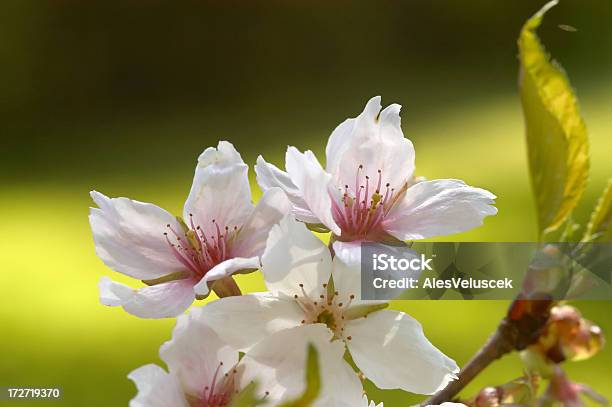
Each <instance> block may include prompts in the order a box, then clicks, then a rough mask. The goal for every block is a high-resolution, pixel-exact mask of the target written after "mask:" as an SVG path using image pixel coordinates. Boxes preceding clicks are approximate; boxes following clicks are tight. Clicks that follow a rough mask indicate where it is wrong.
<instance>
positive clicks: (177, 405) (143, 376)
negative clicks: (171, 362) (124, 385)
mask: <svg viewBox="0 0 612 407" xmlns="http://www.w3.org/2000/svg"><path fill="white" fill-rule="evenodd" d="M128 379H130V380H131V381H133V382H134V384H136V388H137V389H138V394H137V395H136V397H134V398H133V399H132V400H130V407H189V403H188V402H187V400H186V399H185V396H184V394H183V391H182V389H181V385H180V383H179V381H178V380H177V378H176V377H175V376H174V375H171V374H168V373H166V371H165V370H164V369H162V368H161V367H159V366H157V365H153V364H150V365H145V366H141V367H139V368H138V369H135V370H133V371H132V372H130V374H129V375H128Z"/></svg>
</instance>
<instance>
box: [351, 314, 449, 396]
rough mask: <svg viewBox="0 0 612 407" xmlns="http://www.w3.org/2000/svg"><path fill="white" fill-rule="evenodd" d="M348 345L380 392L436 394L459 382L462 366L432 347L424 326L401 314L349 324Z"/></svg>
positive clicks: (373, 317)
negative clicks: (457, 378) (390, 390)
mask: <svg viewBox="0 0 612 407" xmlns="http://www.w3.org/2000/svg"><path fill="white" fill-rule="evenodd" d="M345 332H346V335H347V336H350V337H351V339H350V340H348V341H347V346H348V348H349V351H350V352H351V356H352V358H353V360H354V361H355V364H356V365H357V367H358V368H359V369H360V370H361V371H362V372H363V373H364V375H365V376H366V377H367V378H368V379H370V380H371V381H372V382H373V383H374V384H375V385H376V386H377V387H378V388H380V389H402V390H405V391H409V392H411V393H419V394H433V393H435V392H436V391H438V390H440V389H442V388H444V387H445V386H446V385H447V384H448V383H449V382H450V381H452V380H455V379H456V374H457V373H458V372H459V367H458V366H457V364H456V363H455V361H453V360H452V359H450V358H448V357H447V356H446V355H444V354H443V353H442V352H440V351H439V350H438V349H437V348H436V347H435V346H433V345H432V344H431V342H429V341H428V340H427V338H426V337H425V335H424V334H423V329H422V328H421V325H420V324H419V323H418V322H417V321H416V320H415V319H414V318H412V317H410V316H408V315H406V314H404V313H403V312H398V311H387V310H384V311H377V312H373V313H371V314H369V315H368V317H367V318H360V319H356V320H354V321H350V322H349V323H348V324H347V325H346V327H345Z"/></svg>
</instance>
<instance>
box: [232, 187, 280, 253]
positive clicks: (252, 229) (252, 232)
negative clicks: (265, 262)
mask: <svg viewBox="0 0 612 407" xmlns="http://www.w3.org/2000/svg"><path fill="white" fill-rule="evenodd" d="M290 212H291V202H289V200H288V199H287V195H286V194H285V193H284V192H283V191H282V190H281V189H280V188H270V189H268V190H267V191H266V192H264V194H263V196H262V197H261V199H260V200H259V202H257V206H255V210H254V211H253V212H252V213H251V215H250V217H249V219H247V221H246V223H245V224H244V225H243V226H242V228H241V229H240V233H239V234H238V237H237V239H236V241H235V242H234V244H233V245H232V253H233V254H234V255H235V256H241V257H252V256H261V255H262V254H263V251H264V249H265V247H266V240H267V239H268V234H269V233H270V229H271V228H272V226H274V225H275V224H277V223H278V222H280V221H281V219H283V218H284V217H285V216H286V215H287V214H289V213H290Z"/></svg>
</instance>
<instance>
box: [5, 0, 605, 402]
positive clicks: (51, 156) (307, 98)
mask: <svg viewBox="0 0 612 407" xmlns="http://www.w3.org/2000/svg"><path fill="white" fill-rule="evenodd" d="M542 4H543V2H540V1H531V0H530V1H527V0H521V1H517V0H500V1H497V0H495V1H493V0H489V1H484V0H482V1H463V2H459V1H452V0H445V1H424V0H423V1H408V0H406V1H376V2H374V1H370V2H348V1H335V2H324V1H311V2H289V1H287V2H280V1H268V2H258V1H251V2H248V3H247V2H240V1H226V2H221V1H218V2H207V1H195V0H193V1H176V2H170V1H166V2H162V1H156V0H150V1H138V0H124V1H111V0H95V1H91V0H90V1H77V0H54V1H42V0H41V1H34V0H31V1H29V0H5V1H4V2H3V3H2V5H1V6H0V138H1V144H0V153H1V160H0V183H1V188H0V213H2V214H3V221H2V222H1V223H0V224H1V225H2V226H0V231H1V232H2V239H0V254H1V259H2V260H1V263H0V265H1V267H2V271H1V273H0V279H1V280H0V283H1V284H0V287H2V288H3V291H4V294H3V295H2V297H0V298H2V299H1V300H0V322H1V323H2V334H0V349H2V363H1V365H0V386H2V385H5V384H6V385H15V386H28V385H61V386H62V387H63V388H64V393H65V396H64V401H63V402H61V403H60V404H61V405H70V406H84V405H88V406H111V405H112V406H115V405H126V404H127V400H129V399H130V398H131V397H132V396H133V395H134V392H135V390H134V387H133V385H132V384H131V383H130V382H129V381H128V380H127V379H126V377H125V376H126V374H127V373H128V372H129V371H130V370H132V369H134V368H136V367H138V366H140V365H142V364H145V363H150V362H155V361H157V350H158V348H159V345H160V344H161V343H162V342H163V341H165V340H167V339H168V338H169V337H170V332H171V328H172V326H173V321H171V320H162V321H149V320H139V319H137V318H134V317H131V316H129V315H126V314H125V313H124V312H123V311H122V310H117V309H110V308H106V307H103V306H101V305H100V304H99V302H98V298H97V295H98V294H97V286H96V285H97V281H98V279H99V278H100V276H102V275H109V276H112V277H113V278H116V277H117V276H118V274H117V273H113V272H112V271H111V270H110V269H107V268H106V267H105V266H104V265H103V264H102V263H101V262H100V261H99V260H98V259H97V258H96V257H95V254H94V251H93V243H92V241H91V234H90V231H89V226H88V223H87V208H88V207H89V206H90V205H91V202H90V200H89V197H88V195H87V193H88V191H89V190H91V189H94V188H96V189H99V190H100V191H102V192H104V193H106V194H109V195H111V196H129V197H132V198H134V199H139V200H143V201H150V202H155V203H157V204H159V205H160V206H163V207H165V208H167V209H168V210H170V211H172V212H174V213H180V210H181V206H182V203H183V200H184V198H185V196H186V194H187V192H188V190H189V186H190V182H191V177H192V175H193V167H194V165H195V161H196V159H197V156H198V155H199V153H200V152H201V151H202V150H203V149H204V148H205V147H207V146H210V145H216V143H217V140H219V139H227V140H230V141H231V142H233V143H234V144H235V145H236V146H237V148H238V149H239V151H240V152H241V153H242V155H243V158H244V159H245V161H247V163H249V164H253V163H254V161H255V158H256V157H257V155H258V154H263V155H264V156H266V158H268V159H270V160H271V161H274V162H276V163H281V162H282V158H283V154H284V151H285V149H286V146H287V145H288V144H291V145H296V146H297V147H299V148H300V149H312V150H313V151H315V153H317V155H318V156H319V158H320V159H321V160H322V161H323V155H322V152H323V151H324V148H325V143H326V141H327V137H328V135H329V134H330V132H331V130H332V129H333V128H334V127H335V126H336V125H337V124H339V123H340V122H341V121H342V120H344V119H345V118H346V117H349V116H350V117H353V116H355V115H357V114H358V113H359V112H360V111H361V109H362V108H363V105H364V104H365V102H366V100H367V99H369V98H370V97H371V96H374V95H377V94H380V95H382V96H383V104H384V105H387V104H389V103H392V102H398V103H400V104H402V105H403V109H402V118H403V128H404V131H405V134H406V135H407V137H409V138H411V139H412V140H413V141H414V143H415V147H416V151H417V172H418V175H424V176H427V177H428V178H460V179H464V180H465V181H466V182H468V183H469V184H472V185H477V186H481V187H484V188H487V189H490V190H491V191H493V192H494V193H496V194H497V195H498V197H499V198H498V207H499V215H498V216H496V217H495V218H491V219H488V220H487V221H486V222H485V225H484V226H483V227H481V228H478V229H476V230H474V231H470V232H468V233H464V234H461V235H454V236H451V237H449V238H447V239H450V240H476V241H478V240H496V241H530V240H533V239H535V238H536V230H535V229H536V225H535V216H534V212H533V202H532V198H531V193H530V188H529V179H528V173H527V165H526V159H525V152H524V151H525V147H524V141H523V137H524V136H523V123H522V116H521V111H520V105H519V100H518V96H517V92H516V76H517V58H516V53H517V50H516V45H515V44H516V38H517V35H518V32H519V29H520V27H521V25H522V23H523V22H524V21H525V19H526V18H528V17H529V16H530V15H532V14H533V13H534V12H535V11H536V10H537V9H539V8H540V6H541V5H542ZM611 23H612V2H610V1H606V0H583V1H569V0H566V1H562V2H561V4H560V5H559V6H558V7H556V8H555V9H553V10H552V11H551V12H550V13H548V15H547V17H546V19H545V21H544V24H543V26H542V27H541V29H540V30H539V33H540V35H541V37H542V39H543V41H544V43H545V44H546V46H547V48H548V49H549V50H550V52H551V53H552V55H554V57H555V58H556V59H557V60H559V61H560V62H561V63H562V64H563V66H564V67H565V69H566V70H567V71H568V74H569V76H570V78H571V80H572V84H573V85H574V87H576V88H577V93H578V96H579V99H580V100H581V103H582V107H583V113H584V116H585V118H586V122H587V125H588V127H589V129H590V134H591V141H592V159H593V160H592V161H593V163H592V172H591V182H590V184H589V189H588V190H587V193H586V195H585V198H584V200H583V205H582V206H581V208H580V211H579V213H578V218H579V220H581V221H582V222H584V221H585V219H587V216H588V213H589V211H590V209H591V207H592V206H593V204H594V201H595V199H596V197H597V196H598V194H599V193H600V192H601V190H602V189H603V186H604V184H605V181H606V179H607V178H608V177H610V175H611V174H612V171H611V164H610V163H611V162H612V160H610V157H612V141H611V139H610V134H611V133H612V103H611V102H612V24H611ZM559 25H569V26H572V27H574V28H576V29H577V31H576V32H568V31H566V30H562V29H560V28H559ZM254 194H255V195H257V194H258V192H257V190H256V188H255V186H254ZM218 198H219V199H223V197H218ZM121 281H124V282H126V281H129V280H127V279H125V280H121ZM241 284H242V285H243V287H244V288H247V289H249V290H254V289H261V288H262V284H261V280H260V279H259V278H258V277H257V276H255V275H253V276H250V277H249V278H248V279H247V280H244V281H241ZM580 306H581V309H582V310H583V312H584V314H585V316H586V317H587V318H590V319H592V320H594V321H596V322H597V323H598V324H600V326H601V327H602V328H603V329H604V332H606V333H608V335H609V333H610V332H612V317H611V316H610V312H609V310H610V303H607V302H590V303H585V304H580ZM394 307H395V308H397V309H402V310H404V311H406V312H409V313H410V314H411V315H413V316H415V317H416V318H417V319H419V321H421V322H422V324H423V326H424V329H425V332H426V333H427V335H428V337H429V338H430V340H431V341H432V342H433V343H434V344H435V345H436V346H438V347H439V348H440V349H442V350H443V351H444V352H445V353H447V354H448V355H449V356H451V357H453V358H455V359H456V360H457V361H458V363H459V364H463V363H465V362H466V361H467V360H468V359H469V357H470V355H472V354H473V353H474V352H475V351H476V350H477V349H478V348H479V347H480V345H481V344H482V343H483V342H484V341H485V340H486V338H487V336H488V335H489V333H490V332H491V331H492V330H493V329H494V328H495V326H496V324H497V321H498V320H499V319H500V318H501V317H502V316H503V314H504V310H505V308H506V307H507V304H506V303H504V302H493V301H491V302H455V301H452V302H433V301H429V302H420V301H414V302H402V303H400V302H398V303H395V304H394ZM611 365H612V351H611V350H610V349H609V348H605V349H604V350H603V351H602V352H601V353H600V354H599V355H597V356H596V357H595V358H593V359H591V360H588V361H585V362H579V363H574V364H571V365H568V371H569V373H570V375H571V376H572V377H573V378H575V379H576V380H577V381H581V382H586V383H588V384H590V385H592V386H593V387H594V388H595V389H596V390H599V391H600V392H602V393H603V394H605V395H606V396H608V398H612V390H611V389H610V388H609V386H607V385H609V383H610V380H611V379H610V378H611V377H612V370H611V369H610V366H611ZM520 374H521V365H520V363H519V361H518V357H517V356H516V355H513V356H510V357H507V358H504V359H502V360H501V361H500V362H497V363H496V364H494V365H493V366H491V367H490V368H489V369H487V371H486V372H485V374H484V375H482V376H481V377H479V378H478V380H476V381H475V382H474V383H473V384H472V385H471V386H470V387H469V388H468V389H467V390H466V392H465V393H464V395H465V396H469V395H473V394H474V393H475V392H476V391H478V389H479V388H480V387H482V386H485V385H497V384H500V383H502V382H503V381H507V380H511V379H513V378H515V377H517V376H519V375H520ZM368 390H369V395H370V396H371V397H372V398H374V399H375V400H377V401H384V402H385V403H386V404H385V405H386V406H388V407H389V406H390V407H393V406H400V405H410V404H414V403H416V402H417V401H418V400H420V399H421V398H420V397H418V396H411V395H402V394H400V393H399V392H380V391H375V390H373V389H372V387H371V386H368ZM0 403H2V402H0ZM43 404H44V403H43ZM7 405H27V403H19V404H17V403H13V404H7ZM34 405H42V404H41V403H36V404H34Z"/></svg>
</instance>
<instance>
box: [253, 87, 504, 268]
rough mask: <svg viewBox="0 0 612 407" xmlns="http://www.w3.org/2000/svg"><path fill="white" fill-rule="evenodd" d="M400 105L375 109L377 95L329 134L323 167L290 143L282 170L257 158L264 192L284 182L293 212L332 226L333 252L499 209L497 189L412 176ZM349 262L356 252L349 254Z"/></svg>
mask: <svg viewBox="0 0 612 407" xmlns="http://www.w3.org/2000/svg"><path fill="white" fill-rule="evenodd" d="M400 107H401V106H400V105H397V104H392V105H390V106H388V107H387V108H385V109H384V110H382V111H381V104H380V97H374V98H372V99H370V100H369V101H368V103H367V104H366V106H365V109H364V110H363V112H362V113H361V114H360V115H359V116H357V117H356V118H353V119H347V120H345V121H344V122H343V123H341V124H340V125H339V126H338V127H337V128H336V129H335V130H334V131H333V132H332V134H331V136H330V137H329V141H328V143H327V148H326V151H325V153H326V158H327V163H326V168H325V169H324V168H323V167H322V166H321V164H320V163H319V161H318V160H317V158H316V157H315V155H314V154H313V153H312V152H311V151H306V152H305V153H302V152H300V151H299V150H297V149H296V148H295V147H289V148H288V149H287V153H286V156H285V167H286V172H285V171H282V170H280V169H278V168H277V167H275V166H274V165H272V164H269V163H267V162H266V161H265V160H264V159H263V158H262V157H261V156H260V157H259V158H258V159H257V165H256V167H255V171H256V172H257V181H258V183H259V185H260V186H261V188H262V189H263V190H268V189H270V188H273V187H280V188H282V189H283V190H284V191H285V192H286V193H287V195H288V197H289V199H290V200H291V203H292V205H293V212H294V214H295V216H296V217H297V218H298V219H299V220H301V221H303V222H305V223H308V224H311V225H313V226H315V227H319V228H324V229H327V230H330V231H331V232H332V233H333V234H334V239H335V240H337V242H336V244H334V249H335V250H336V253H337V254H338V255H340V256H342V257H344V258H345V259H349V258H351V256H353V257H355V256H356V254H355V252H357V253H358V250H357V248H358V246H359V242H362V241H374V242H385V241H389V240H400V241H406V240H417V239H424V238H429V237H434V236H443V235H448V234H452V233H459V232H464V231H466V230H469V229H472V228H474V227H477V226H480V225H481V224H482V223H483V219H484V217H485V216H488V215H494V214H496V213H497V209H496V208H495V207H494V206H492V204H494V199H495V195H493V194H492V193H490V192H489V191H486V190H484V189H480V188H474V187H471V186H468V185H466V184H465V183H464V182H463V181H460V180H456V179H440V180H433V181H421V182H414V177H413V174H414V168H415V166H414V159H415V153H414V147H413V145H412V142H411V141H410V140H408V139H406V138H404V135H403V133H402V129H401V126H400V116H399V112H400ZM353 260H354V258H353Z"/></svg>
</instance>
